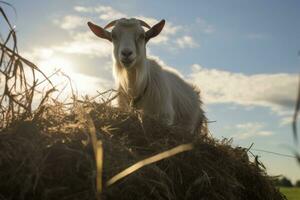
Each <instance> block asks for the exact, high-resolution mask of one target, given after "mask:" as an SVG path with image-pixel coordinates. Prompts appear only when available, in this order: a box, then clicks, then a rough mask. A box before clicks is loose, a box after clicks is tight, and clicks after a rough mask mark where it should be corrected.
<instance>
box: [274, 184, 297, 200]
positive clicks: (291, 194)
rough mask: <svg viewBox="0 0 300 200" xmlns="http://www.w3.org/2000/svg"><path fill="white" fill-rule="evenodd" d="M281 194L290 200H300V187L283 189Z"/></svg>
mask: <svg viewBox="0 0 300 200" xmlns="http://www.w3.org/2000/svg"><path fill="white" fill-rule="evenodd" d="M279 190H280V192H281V193H282V194H284V195H285V196H286V198H287V199H288V200H299V199H300V188H299V187H293V188H290V187H281V188H280V189H279Z"/></svg>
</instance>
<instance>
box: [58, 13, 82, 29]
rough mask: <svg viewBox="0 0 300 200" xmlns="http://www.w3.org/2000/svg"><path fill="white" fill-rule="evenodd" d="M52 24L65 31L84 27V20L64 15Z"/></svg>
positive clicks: (75, 16)
mask: <svg viewBox="0 0 300 200" xmlns="http://www.w3.org/2000/svg"><path fill="white" fill-rule="evenodd" d="M53 22H54V23H55V24H57V25H58V26H59V27H61V28H62V29H67V30H70V29H75V28H78V27H82V26H86V19H85V18H84V17H81V16H77V15H66V16H64V17H63V18H62V19H55V20H54V21H53Z"/></svg>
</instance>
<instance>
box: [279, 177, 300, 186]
mask: <svg viewBox="0 0 300 200" xmlns="http://www.w3.org/2000/svg"><path fill="white" fill-rule="evenodd" d="M275 185H276V186H278V187H300V180H297V181H296V183H295V185H293V183H292V181H291V180H290V179H288V178H287V177H282V178H278V179H276V180H275Z"/></svg>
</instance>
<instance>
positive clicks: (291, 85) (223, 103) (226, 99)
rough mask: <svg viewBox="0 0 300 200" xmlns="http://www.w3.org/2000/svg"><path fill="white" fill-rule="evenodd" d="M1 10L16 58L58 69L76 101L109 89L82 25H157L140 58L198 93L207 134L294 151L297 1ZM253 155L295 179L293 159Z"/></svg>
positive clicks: (103, 0)
mask: <svg viewBox="0 0 300 200" xmlns="http://www.w3.org/2000/svg"><path fill="white" fill-rule="evenodd" d="M10 3H11V4H12V5H14V6H15V8H16V10H17V16H15V14H14V13H13V11H12V10H11V9H10V8H8V7H6V10H7V12H8V13H9V15H10V16H11V19H12V22H13V24H15V25H16V30H17V32H18V39H19V48H20V50H21V52H22V53H23V54H24V55H25V56H26V57H28V58H30V59H32V60H33V61H35V62H36V63H38V64H39V65H40V66H41V67H42V68H43V69H44V70H46V71H47V72H49V71H51V70H52V71H53V70H54V68H57V67H61V68H63V70H65V71H66V73H70V74H71V75H72V76H71V77H72V78H73V80H74V82H77V87H78V91H79V93H80V94H81V93H82V94H84V93H89V94H92V93H93V92H95V91H96V90H104V89H108V88H111V87H114V83H113V79H112V76H111V64H112V63H111V47H110V44H109V43H108V42H106V41H102V40H100V39H97V38H95V37H94V36H93V35H92V34H91V33H90V32H89V30H88V27H87V26H86V22H87V21H88V20H90V21H93V22H95V23H98V24H99V25H102V26H104V25H105V24H106V23H107V22H108V21H110V20H112V19H115V18H118V17H123V16H128V17H137V16H138V17H141V18H143V19H144V20H145V21H147V22H149V24H151V25H153V24H154V23H155V22H156V21H158V20H160V19H166V23H167V25H166V27H165V29H164V30H163V32H162V34H161V35H160V36H158V37H157V38H156V39H155V40H153V41H151V42H150V43H149V48H148V50H149V51H148V53H149V55H151V56H155V57H156V58H157V59H159V60H160V61H161V62H163V64H164V65H166V66H170V67H173V68H175V69H177V70H178V71H179V72H180V73H181V74H182V75H183V76H184V77H185V78H186V80H188V81H190V82H192V83H193V84H196V85H197V86H198V87H199V88H200V89H201V91H202V95H203V101H204V104H205V110H206V112H207V115H208V117H209V119H210V120H215V121H216V122H215V123H211V125H210V128H211V132H212V134H213V135H214V136H215V137H217V138H223V137H227V138H228V137H229V138H230V137H232V138H233V141H234V145H242V146H244V147H248V146H250V145H251V143H254V148H255V149H265V150H268V151H275V152H279V153H284V154H291V148H295V147H294V146H293V141H292V134H291V126H290V120H291V115H292V109H293V106H294V101H295V98H296V90H297V89H296V87H297V73H299V69H300V67H299V66H300V57H299V56H297V54H298V51H299V50H300V21H299V19H300V12H299V8H300V2H299V1H296V0H289V1H282V0H273V1H261V0H251V1H250V0H230V1H217V0H210V1H196V0H195V1H171V0H165V1H158V0H156V1H142V0H139V1H138V0H127V1H122V0H119V1H109V0H99V1H92V0H85V1H77V0H72V1H71V0H63V1H62V0H52V1H37V0H36V1H33V0H27V1H17V0H12V1H10ZM2 26H3V25H2ZM0 27H1V23H0ZM41 52H42V53H41ZM86 85H88V89H87V88H86ZM298 124H299V123H298ZM298 150H300V149H299V148H298ZM253 152H254V153H255V154H258V155H260V156H261V160H262V161H263V162H264V163H265V164H266V166H267V169H268V172H269V173H270V174H271V175H278V174H283V175H286V176H288V177H289V178H291V179H293V180H296V179H300V167H299V165H297V163H296V162H295V161H294V160H293V159H291V158H284V157H279V156H275V155H272V154H266V153H262V152H257V151H253Z"/></svg>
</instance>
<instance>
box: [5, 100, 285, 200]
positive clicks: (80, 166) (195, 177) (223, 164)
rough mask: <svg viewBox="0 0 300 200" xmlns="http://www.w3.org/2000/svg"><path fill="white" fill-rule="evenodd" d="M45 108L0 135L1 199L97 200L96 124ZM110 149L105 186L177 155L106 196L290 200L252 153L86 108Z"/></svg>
mask: <svg viewBox="0 0 300 200" xmlns="http://www.w3.org/2000/svg"><path fill="white" fill-rule="evenodd" d="M61 106H62V105H56V106H54V105H52V106H48V107H47V106H45V108H44V111H43V114H42V115H40V116H39V117H38V118H35V119H34V120H33V119H32V120H26V121H19V122H16V123H15V124H13V125H12V126H10V127H8V128H6V129H4V130H1V132H0V138H1V140H0V149H1V151H0V180H1V182H0V197H1V198H0V199H31V200H33V199H96V187H95V179H96V168H95V159H94V155H93V148H92V145H91V142H90V137H89V127H88V126H87V123H86V121H85V120H84V119H83V117H82V115H81V114H80V113H79V114H78V112H81V111H82V109H81V111H80V110H79V111H78V109H75V108H74V109H71V110H69V111H64V109H62V107H61ZM83 108H84V110H85V111H86V112H89V116H91V118H92V120H93V122H94V125H95V128H96V133H97V137H98V139H100V140H102V142H103V148H104V166H103V170H104V171H103V182H104V183H105V182H106V181H107V180H108V179H109V178H111V177H112V176H114V175H115V174H117V173H119V172H120V171H122V170H123V169H125V168H127V167H129V166H131V165H132V164H134V163H136V162H137V161H140V160H142V159H144V158H147V157H149V156H152V155H155V154H157V153H159V152H161V151H164V150H167V149H170V148H173V147H175V146H177V145H180V144H183V143H189V142H192V143H193V144H194V149H193V150H191V151H188V152H183V153H180V154H177V155H175V156H173V157H170V158H167V159H164V160H162V161H159V162H156V163H154V164H151V165H148V166H145V167H143V168H141V169H140V170H137V171H135V172H134V173H132V174H130V175H128V176H127V177H125V178H123V179H121V180H120V181H117V182H116V183H114V184H112V185H111V186H104V188H103V192H102V194H101V199H118V200H120V199H149V200H150V199H230V200H235V199H243V200H247V199H249V200H254V199H283V197H282V195H281V194H280V193H279V192H278V190H277V189H276V188H275V187H274V185H273V183H272V181H271V178H270V177H268V176H267V175H266V173H265V171H264V170H263V169H262V168H261V167H260V165H259V164H258V163H251V162H249V158H248V155H247V150H246V149H242V148H233V147H231V146H230V143H229V142H227V141H219V142H217V141H215V140H213V139H211V138H209V137H207V136H205V137H200V136H197V137H196V136H192V135H189V134H187V133H185V132H184V130H180V129H178V128H176V127H174V128H167V127H165V126H163V125H162V124H160V123H159V122H157V121H155V120H153V119H150V118H145V117H142V118H141V117H140V115H139V114H136V113H126V112H123V111H121V110H119V109H116V108H112V107H110V106H107V105H105V104H100V103H85V104H84V106H83Z"/></svg>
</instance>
